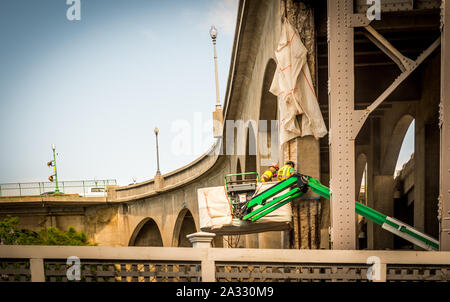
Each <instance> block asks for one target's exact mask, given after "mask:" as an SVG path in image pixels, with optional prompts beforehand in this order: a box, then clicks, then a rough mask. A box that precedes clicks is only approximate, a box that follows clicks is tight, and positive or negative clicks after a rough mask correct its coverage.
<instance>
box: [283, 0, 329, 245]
mask: <svg viewBox="0 0 450 302" xmlns="http://www.w3.org/2000/svg"><path fill="white" fill-rule="evenodd" d="M280 9H281V15H282V16H285V17H286V18H287V19H288V21H289V23H291V24H292V25H294V27H296V29H297V30H298V32H299V35H300V38H301V40H302V43H303V44H304V45H305V47H306V49H307V51H308V54H307V64H308V67H309V69H310V72H311V78H312V80H313V85H314V87H316V83H317V73H316V39H315V26H314V10H313V8H312V7H311V6H308V5H306V4H305V3H303V2H295V3H294V2H293V1H292V0H284V1H281V6H280ZM299 122H300V121H299ZM282 154H283V157H282V158H283V162H282V163H281V164H282V165H284V163H285V162H286V161H288V160H291V161H293V162H294V163H295V164H296V167H295V169H296V171H298V172H300V173H302V174H305V175H309V176H312V177H314V178H316V179H320V146H319V141H318V140H316V139H315V138H314V137H312V136H307V137H298V138H295V139H292V140H291V141H289V142H287V143H286V144H285V145H284V150H283V153H282ZM307 196H312V195H310V194H309V195H306V197H307ZM315 197H316V198H313V199H301V200H297V201H295V202H293V203H292V205H293V207H292V209H293V216H294V219H293V220H294V233H293V234H294V238H293V239H294V240H293V241H294V246H295V247H296V248H318V246H319V243H318V241H319V239H317V240H312V241H311V240H306V241H305V238H310V237H311V234H314V235H313V237H314V238H316V237H317V238H319V237H320V236H316V234H319V233H320V230H319V229H320V226H319V221H320V219H319V217H318V215H320V212H317V209H318V208H320V205H319V203H320V199H318V198H317V196H315ZM311 215H312V216H311ZM301 238H303V242H301ZM316 241H317V244H316ZM311 242H313V243H311Z"/></svg>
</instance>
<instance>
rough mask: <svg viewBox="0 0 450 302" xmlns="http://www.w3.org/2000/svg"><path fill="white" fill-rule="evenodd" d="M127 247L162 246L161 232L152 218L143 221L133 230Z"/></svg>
mask: <svg viewBox="0 0 450 302" xmlns="http://www.w3.org/2000/svg"><path fill="white" fill-rule="evenodd" d="M128 245H129V246H163V240H162V236H161V231H160V228H159V226H158V224H157V223H156V221H155V220H153V218H150V217H147V218H145V219H143V220H142V221H141V222H140V223H139V224H138V225H137V226H136V228H135V229H134V231H133V234H132V235H131V238H130V241H129V243H128Z"/></svg>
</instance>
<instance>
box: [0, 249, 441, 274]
mask: <svg viewBox="0 0 450 302" xmlns="http://www.w3.org/2000/svg"><path fill="white" fill-rule="evenodd" d="M71 256H76V257H78V258H79V259H80V262H79V264H78V265H79V270H80V279H81V280H80V281H87V282H96V281H108V282H117V281H121V282H133V281H134V282H157V281H191V282H197V281H238V282H243V281H249V282H253V281H264V282H266V281H269V282H271V281H278V282H279V281H282V282H285V281H286V282H292V281H294V282H300V281H301V282H303V281H313V282H314V281H322V282H323V281H359V282H367V281H368V277H367V272H368V270H371V269H373V267H372V264H371V261H373V260H374V259H378V260H379V263H378V267H377V270H378V272H379V276H378V279H376V280H378V281H450V252H422V251H357V250H356V251H355V250H349V251H340V250H273V249H228V248H204V247H202V248H200V247H198V248H165V247H105V246H100V247H99V246H94V247H91V246H89V247H68V246H0V280H2V281H49V282H58V281H63V282H64V281H68V278H67V270H68V268H69V266H68V265H67V264H68V262H67V259H68V258H69V257H71ZM368 262H369V263H368ZM376 280H374V281H376Z"/></svg>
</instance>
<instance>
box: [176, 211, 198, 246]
mask: <svg viewBox="0 0 450 302" xmlns="http://www.w3.org/2000/svg"><path fill="white" fill-rule="evenodd" d="M195 232H197V226H196V225H195V219H194V216H193V215H192V212H191V211H190V210H189V209H188V208H183V209H182V210H181V211H180V213H178V217H177V220H176V221H175V228H174V231H173V239H172V246H174V247H192V243H191V242H190V241H189V239H187V238H186V236H187V235H189V234H192V233H195Z"/></svg>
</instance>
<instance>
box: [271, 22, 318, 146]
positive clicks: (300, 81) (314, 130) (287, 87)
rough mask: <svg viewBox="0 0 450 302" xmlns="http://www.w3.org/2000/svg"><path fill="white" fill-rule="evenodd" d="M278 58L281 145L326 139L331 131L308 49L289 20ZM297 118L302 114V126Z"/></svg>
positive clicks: (275, 84) (275, 81)
mask: <svg viewBox="0 0 450 302" xmlns="http://www.w3.org/2000/svg"><path fill="white" fill-rule="evenodd" d="M275 57H276V59H277V64H278V66H277V71H276V73H275V76H274V78H273V81H272V85H271V87H270V92H271V93H273V94H274V95H276V96H277V97H278V104H279V110H280V145H282V144H284V143H285V142H287V141H289V140H291V139H293V138H295V137H299V136H306V135H313V136H314V137H315V138H316V139H319V138H320V137H323V136H325V135H326V134H327V128H326V126H325V122H324V121H323V117H322V113H321V112H320V107H319V103H318V101H317V97H316V94H315V92H314V87H313V85H312V81H311V73H310V70H309V67H308V64H307V49H306V47H305V46H304V45H303V43H302V41H301V40H300V36H299V35H298V33H297V31H296V30H295V28H294V27H293V26H292V25H291V24H289V22H288V21H287V20H286V21H285V22H284V23H283V24H282V27H281V38H280V41H279V42H278V47H277V49H276V51H275ZM297 115H301V122H300V125H299V123H298V122H297V119H296V116H297Z"/></svg>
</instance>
